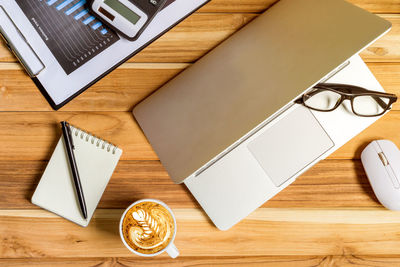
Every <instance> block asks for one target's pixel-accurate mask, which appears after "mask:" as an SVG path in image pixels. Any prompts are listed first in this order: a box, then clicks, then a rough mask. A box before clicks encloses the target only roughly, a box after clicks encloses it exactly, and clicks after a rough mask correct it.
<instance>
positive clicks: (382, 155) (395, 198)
mask: <svg viewBox="0 0 400 267" xmlns="http://www.w3.org/2000/svg"><path fill="white" fill-rule="evenodd" d="M361 162H362V164H363V166H364V169H365V172H366V173H367V176H368V180H369V182H370V183H371V186H372V189H373V190H374V193H375V195H376V197H377V198H378V200H379V202H381V204H382V205H383V206H385V207H386V208H388V209H391V210H400V150H399V149H398V148H397V146H396V145H395V144H394V143H393V142H391V141H389V140H377V141H373V142H371V143H370V144H369V145H368V146H367V147H366V148H365V149H364V150H363V152H362V153H361Z"/></svg>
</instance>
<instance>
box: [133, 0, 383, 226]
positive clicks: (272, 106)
mask: <svg viewBox="0 0 400 267" xmlns="http://www.w3.org/2000/svg"><path fill="white" fill-rule="evenodd" d="M390 27H391V25H390V23H389V22H387V21H385V20H384V19H382V18H380V17H378V16H376V15H373V14H370V13H368V12H366V11H364V10H362V9H360V8H358V7H356V6H354V5H352V4H350V3H348V2H345V1H342V0H322V1H321V0H297V1H292V0H281V1H279V2H278V3H277V4H275V5H274V6H273V7H271V8H270V9H269V10H268V11H266V12H265V13H264V14H262V15H260V16H259V17H258V18H256V19H255V20H253V21H252V22H250V23H249V24H248V25H246V26H245V27H244V28H242V29H241V30H240V31H239V32H238V33H236V34H234V35H233V36H232V37H230V38H229V39H227V40H226V41H224V42H223V43H222V44H221V45H219V46H218V47H217V48H215V49H214V50H212V51H211V52H209V53H208V54H207V55H205V56H204V57H203V58H201V59H200V60H199V61H198V62H196V63H195V64H194V65H192V66H191V67H189V68H188V69H187V70H185V71H184V72H183V73H182V74H180V75H178V76H177V77H176V78H174V79H173V80H171V81H170V82H168V83H167V84H165V85H164V86H163V87H162V88H161V89H159V90H157V91H156V92H155V93H154V94H152V95H151V96H149V97H148V98H146V99H145V100H144V101H142V102H141V103H140V104H139V105H137V106H136V107H135V108H134V110H133V113H134V116H135V118H136V120H137V121H138V123H139V124H140V126H141V128H142V129H143V131H144V133H145V135H146V137H147V138H148V140H149V141H150V143H151V145H152V146H153V148H154V150H155V151H156V153H157V154H158V156H159V158H160V160H161V162H162V163H163V165H164V166H165V168H166V170H167V171H168V173H169V175H170V177H171V179H172V180H173V181H174V182H175V183H184V184H185V185H186V186H187V187H188V189H189V190H190V192H191V193H192V194H193V196H194V197H195V198H196V200H197V201H198V202H199V203H200V205H201V206H202V208H203V209H204V210H205V212H206V213H207V214H208V216H209V217H210V219H211V220H212V221H213V222H214V224H215V225H216V226H217V227H218V228H219V229H221V230H227V229H229V228H231V227H232V226H233V225H235V224H236V223H238V222H239V221H240V220H242V219H244V218H245V217H246V216H247V215H249V214H250V213H251V212H252V211H254V210H255V209H256V208H258V207H259V206H261V205H263V203H265V202H266V201H268V200H269V199H271V198H272V197H274V196H275V195H276V194H278V193H279V192H280V191H281V190H283V189H284V188H286V187H287V186H288V185H290V184H291V183H292V182H293V181H295V179H296V178H297V177H298V176H300V175H301V174H302V173H303V172H305V171H306V170H307V169H309V168H310V167H311V166H313V165H314V164H316V163H317V162H318V161H320V160H321V159H324V158H326V157H327V156H328V155H330V154H331V153H332V152H334V151H335V150H337V149H338V148H339V147H341V146H342V145H344V144H345V143H346V142H347V141H349V140H350V139H351V138H353V137H354V136H356V135H357V134H359V133H360V132H361V131H362V130H364V129H365V128H367V127H368V126H369V125H371V124H372V123H374V122H375V121H376V120H377V119H378V118H377V117H369V118H365V117H358V116H356V115H354V114H353V113H352V112H351V111H349V107H348V103H344V104H343V105H342V106H340V107H339V108H338V109H336V110H335V111H333V112H317V111H312V110H309V109H307V108H306V107H304V106H302V105H298V104H295V103H294V101H295V100H296V99H298V98H299V97H301V95H302V94H303V93H304V92H306V91H307V90H310V89H311V88H312V87H313V86H314V85H316V84H317V83H320V82H325V81H326V82H338V83H347V84H353V85H357V86H363V87H365V88H368V89H370V90H376V91H383V88H382V87H381V86H380V84H379V83H378V81H377V80H376V79H375V77H374V76H373V75H372V73H371V72H370V70H369V69H368V68H367V66H366V65H365V64H364V62H363V61H362V60H361V58H360V57H359V56H358V53H359V52H360V51H361V50H362V49H364V48H365V47H367V46H369V45H370V44H371V43H372V42H374V41H375V40H376V39H378V38H379V37H380V36H382V35H383V34H385V33H386V32H387V31H389V29H390ZM346 102H348V101H346ZM310 190H311V189H310Z"/></svg>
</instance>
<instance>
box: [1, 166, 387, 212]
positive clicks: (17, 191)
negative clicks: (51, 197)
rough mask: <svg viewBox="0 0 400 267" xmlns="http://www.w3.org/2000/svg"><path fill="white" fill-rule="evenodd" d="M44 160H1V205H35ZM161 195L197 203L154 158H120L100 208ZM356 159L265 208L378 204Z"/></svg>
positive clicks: (304, 181) (322, 170) (308, 177)
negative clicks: (138, 159) (33, 203)
mask: <svg viewBox="0 0 400 267" xmlns="http://www.w3.org/2000/svg"><path fill="white" fill-rule="evenodd" d="M46 165H47V162H46V161H0V170H1V172H0V209H35V208H38V207H36V206H34V205H32V204H31V203H30V198H31V196H32V194H33V192H34V190H35V188H36V185H37V184H38V182H39V180H40V177H41V175H42V173H43V171H44V169H45V167H46ZM143 198H156V199H160V200H162V201H164V202H166V203H168V205H170V206H171V207H173V208H200V207H199V205H198V203H197V201H196V200H195V199H194V198H193V197H192V195H191V194H190V192H189V191H188V190H187V189H186V187H185V186H184V185H176V184H174V183H173V182H172V181H171V179H170V178H169V176H168V174H167V173H166V171H165V169H164V168H163V167H162V165H161V163H160V162H158V161H121V162H119V164H118V166H117V168H116V170H115V172H114V174H113V177H112V179H111V181H110V183H109V185H108V187H107V189H106V191H105V193H104V195H103V197H102V199H101V201H100V203H99V206H98V207H99V208H109V209H111V208H117V209H123V208H125V207H127V206H129V205H130V204H131V203H133V202H134V201H136V200H138V199H143ZM380 206H381V205H380V204H379V203H378V201H377V200H376V198H375V196H374V193H373V192H372V189H371V186H370V185H369V182H368V180H367V177H366V176H365V173H364V170H363V167H362V165H361V162H360V161H359V160H355V161H353V160H324V161H321V162H320V163H318V164H317V165H316V166H314V167H313V168H311V169H310V170H309V171H308V172H306V173H305V174H303V175H302V176H301V177H299V178H298V179H297V181H295V182H294V183H293V184H292V185H290V186H289V187H288V188H286V189H285V190H283V191H282V192H281V193H279V194H278V195H277V196H275V197H274V198H272V199H271V200H270V201H268V202H267V203H265V204H264V205H263V207H267V208H278V207H279V208H291V207H293V208H294V207H298V208H312V207H321V208H327V207H332V208H335V207H380Z"/></svg>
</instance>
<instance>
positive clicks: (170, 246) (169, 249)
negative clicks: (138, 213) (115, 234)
mask: <svg viewBox="0 0 400 267" xmlns="http://www.w3.org/2000/svg"><path fill="white" fill-rule="evenodd" d="M142 202H154V203H157V204H160V205H161V206H163V207H164V208H166V209H167V210H168V211H169V213H170V214H171V216H172V218H173V219H174V234H173V235H172V238H171V241H170V242H169V244H168V245H167V246H166V247H165V248H164V249H162V250H160V251H158V252H156V253H153V254H143V253H140V252H137V251H136V250H134V249H133V248H131V247H130V246H129V245H128V243H126V241H125V238H124V234H123V232H122V225H123V222H124V218H125V215H126V213H127V212H128V211H129V210H130V209H131V208H132V207H133V206H135V205H137V204H140V203H142ZM176 228H177V227H176V219H175V215H174V213H173V212H172V210H171V209H170V208H169V207H168V206H167V204H165V203H164V202H162V201H160V200H157V199H141V200H138V201H136V202H135V203H133V204H131V205H130V206H129V207H128V208H127V209H126V210H125V211H124V214H122V217H121V220H120V221H119V235H120V237H121V240H122V243H124V245H125V247H127V248H128V249H129V250H130V251H131V252H133V253H135V254H136V255H138V256H143V257H154V256H157V255H159V254H161V253H163V252H164V251H166V252H167V253H168V255H169V256H170V257H171V258H173V259H175V258H176V257H178V256H179V250H178V249H177V248H176V246H175V245H174V240H175V236H176Z"/></svg>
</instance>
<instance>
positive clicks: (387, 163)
mask: <svg viewBox="0 0 400 267" xmlns="http://www.w3.org/2000/svg"><path fill="white" fill-rule="evenodd" d="M378 156H379V158H380V159H381V161H382V163H383V166H386V165H389V161H388V160H387V158H386V156H385V154H383V152H380V153H378Z"/></svg>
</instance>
